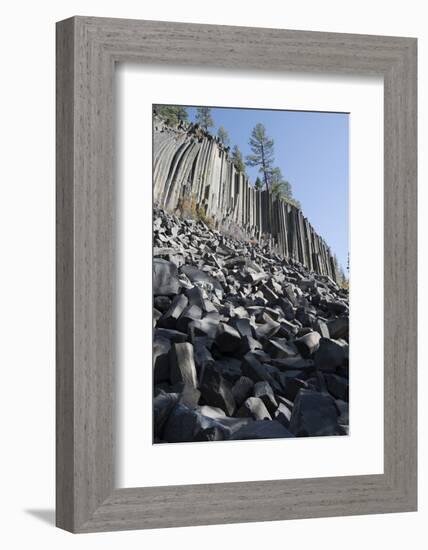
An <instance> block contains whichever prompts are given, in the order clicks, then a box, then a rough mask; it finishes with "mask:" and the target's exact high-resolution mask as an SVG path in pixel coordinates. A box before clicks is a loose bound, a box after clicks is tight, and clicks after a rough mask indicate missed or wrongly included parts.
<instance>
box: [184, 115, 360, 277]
mask: <svg viewBox="0 0 428 550" xmlns="http://www.w3.org/2000/svg"><path fill="white" fill-rule="evenodd" d="M187 110H188V113H189V119H190V120H191V121H194V119H195V114H196V109H195V108H193V107H189V108H188V109H187ZM211 114H212V118H213V120H214V123H215V129H211V132H212V133H216V132H217V129H218V128H219V126H224V128H225V129H226V130H227V132H228V134H229V137H230V145H231V147H233V145H234V144H237V145H238V147H239V148H240V149H241V151H242V153H243V155H244V158H245V156H246V155H248V154H250V152H251V151H250V148H249V145H248V140H249V137H250V135H251V131H252V129H253V128H254V126H255V125H256V124H257V123H258V122H261V123H262V124H264V126H265V127H266V131H267V134H268V136H269V137H271V138H273V140H274V142H275V143H274V152H275V165H276V166H279V167H280V168H281V171H282V174H283V176H284V178H285V179H286V180H288V181H289V182H290V183H291V185H292V188H293V195H294V197H295V198H296V199H298V200H299V201H300V203H301V205H302V210H303V213H304V215H305V216H306V217H307V218H308V219H309V221H310V223H311V224H312V225H313V227H314V228H315V229H316V231H317V232H318V233H319V234H320V235H321V236H322V237H323V238H324V239H325V240H326V242H327V244H328V245H329V246H330V247H331V249H332V251H333V252H334V253H335V254H336V255H337V258H338V260H339V264H340V265H341V266H342V267H343V268H344V269H345V273H346V266H347V258H348V244H349V243H348V234H349V231H348V218H349V212H348V165H349V149H348V147H349V133H348V125H349V115H348V114H345V113H319V112H303V111H268V110H261V109H225V108H212V110H211ZM247 173H248V174H249V176H250V179H251V181H252V182H254V181H255V179H256V177H257V175H258V168H256V167H255V168H250V167H247Z"/></svg>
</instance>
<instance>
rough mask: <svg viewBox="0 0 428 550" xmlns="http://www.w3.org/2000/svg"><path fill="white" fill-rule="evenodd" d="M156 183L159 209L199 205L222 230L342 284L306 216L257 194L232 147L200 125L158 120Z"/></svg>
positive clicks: (262, 193) (261, 192) (327, 250)
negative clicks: (190, 203)
mask: <svg viewBox="0 0 428 550" xmlns="http://www.w3.org/2000/svg"><path fill="white" fill-rule="evenodd" d="M153 179H154V181H153V183H154V202H155V205H156V206H158V207H160V208H163V209H165V210H167V211H169V212H177V211H178V210H179V209H180V205H182V204H183V202H185V201H194V203H195V204H196V205H197V207H198V209H199V211H202V212H203V214H204V216H206V217H207V218H209V219H211V220H212V221H213V223H214V225H215V227H216V228H217V229H220V230H224V231H228V232H232V233H235V232H236V231H237V230H240V231H242V234H243V235H245V236H246V237H248V238H249V239H251V238H254V239H257V240H258V241H269V242H270V243H271V245H272V247H273V248H274V249H275V250H276V251H277V252H279V253H280V254H281V255H282V256H284V257H285V258H288V259H290V260H293V261H296V262H299V263H300V264H302V265H303V266H305V267H306V268H307V269H309V270H310V271H313V272H315V273H318V274H320V275H327V276H329V277H331V278H332V279H333V280H336V279H337V274H336V272H335V267H334V261H333V256H332V253H331V251H330V248H329V247H328V245H327V244H326V242H325V241H324V240H323V239H322V238H321V237H320V236H319V235H318V234H317V233H316V232H315V230H314V228H313V227H312V226H311V224H310V223H309V221H308V220H307V218H305V217H304V216H303V214H302V211H301V210H300V209H299V208H296V207H295V206H294V205H292V204H290V203H288V202H286V201H285V200H284V199H279V198H277V197H276V196H274V195H272V194H271V193H268V192H267V191H266V190H257V189H255V188H254V187H253V186H252V185H251V184H250V182H249V180H248V177H247V175H246V174H244V173H243V172H240V171H238V170H237V169H236V167H235V164H234V163H233V161H232V159H231V158H230V156H229V150H228V148H227V147H224V146H223V145H222V144H221V143H220V142H219V140H218V139H217V138H215V137H213V136H211V135H210V134H209V133H208V132H205V131H204V130H202V129H201V128H200V127H199V126H198V125H194V124H187V123H180V124H178V125H177V126H174V127H173V126H168V125H166V124H165V123H164V122H163V120H161V119H160V118H158V117H156V116H155V117H154V122H153Z"/></svg>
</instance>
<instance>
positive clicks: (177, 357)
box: [168, 342, 198, 388]
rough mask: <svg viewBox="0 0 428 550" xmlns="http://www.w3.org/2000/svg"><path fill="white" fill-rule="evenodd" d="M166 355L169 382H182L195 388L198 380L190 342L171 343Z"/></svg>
mask: <svg viewBox="0 0 428 550" xmlns="http://www.w3.org/2000/svg"><path fill="white" fill-rule="evenodd" d="M168 356H169V364H170V379H171V383H172V384H175V383H177V382H182V383H183V384H184V385H189V386H191V387H193V388H197V386H198V382H197V374H196V367H195V361H194V358H193V346H192V344H189V343H188V342H185V343H182V344H173V345H172V346H171V349H170V351H169V354H168Z"/></svg>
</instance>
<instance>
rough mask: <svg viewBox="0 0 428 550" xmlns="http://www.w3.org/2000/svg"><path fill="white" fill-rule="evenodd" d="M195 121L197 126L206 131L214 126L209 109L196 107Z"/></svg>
mask: <svg viewBox="0 0 428 550" xmlns="http://www.w3.org/2000/svg"><path fill="white" fill-rule="evenodd" d="M195 120H196V122H197V123H198V124H199V126H201V127H202V128H203V129H204V130H207V131H208V130H209V129H210V128H212V127H213V126H214V120H213V119H212V116H211V109H210V108H209V107H198V108H197V109H196V117H195Z"/></svg>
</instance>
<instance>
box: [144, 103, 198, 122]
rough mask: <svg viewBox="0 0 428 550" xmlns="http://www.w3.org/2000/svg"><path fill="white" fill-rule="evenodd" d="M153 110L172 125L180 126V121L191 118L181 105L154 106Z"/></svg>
mask: <svg viewBox="0 0 428 550" xmlns="http://www.w3.org/2000/svg"><path fill="white" fill-rule="evenodd" d="M153 110H154V112H155V114H157V115H158V116H160V117H161V118H163V119H164V120H165V122H166V123H167V124H171V125H175V124H178V123H179V121H180V120H187V119H188V117H189V114H188V112H187V110H186V109H185V108H184V107H180V106H179V105H154V108H153Z"/></svg>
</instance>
